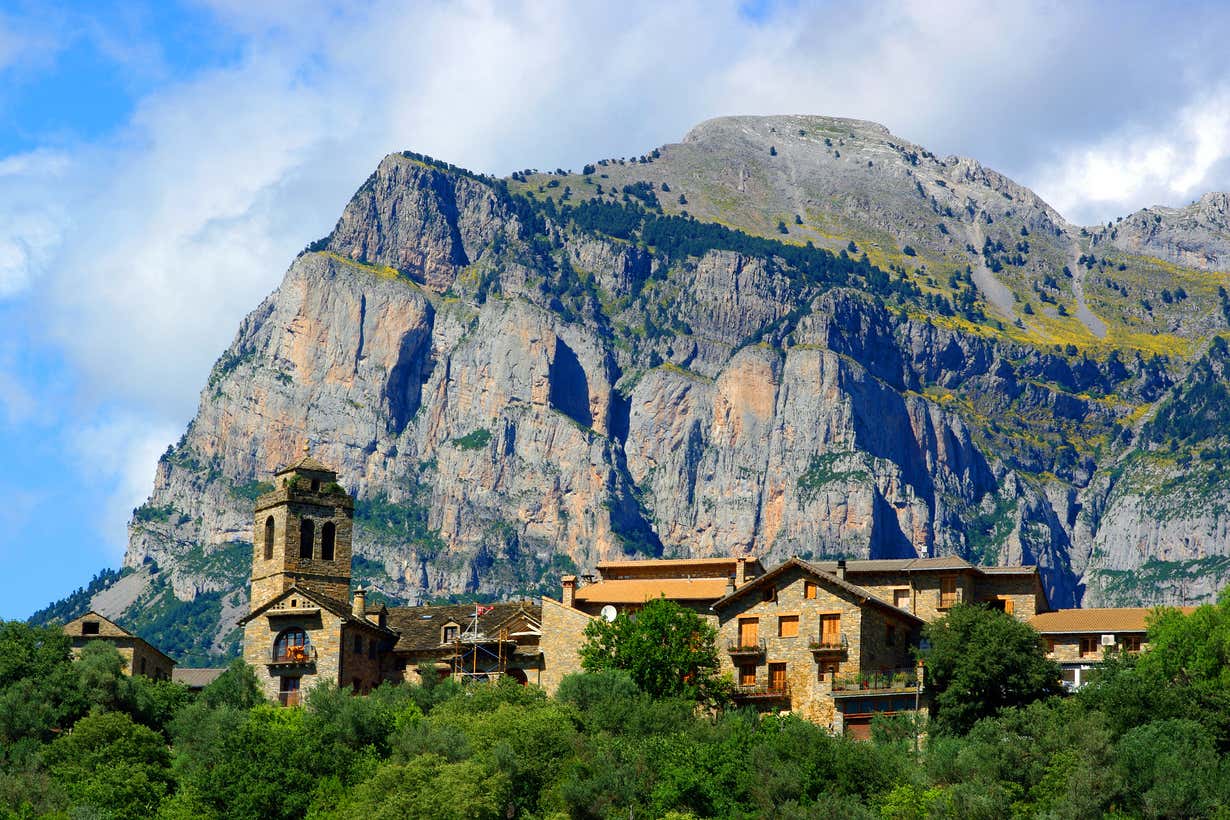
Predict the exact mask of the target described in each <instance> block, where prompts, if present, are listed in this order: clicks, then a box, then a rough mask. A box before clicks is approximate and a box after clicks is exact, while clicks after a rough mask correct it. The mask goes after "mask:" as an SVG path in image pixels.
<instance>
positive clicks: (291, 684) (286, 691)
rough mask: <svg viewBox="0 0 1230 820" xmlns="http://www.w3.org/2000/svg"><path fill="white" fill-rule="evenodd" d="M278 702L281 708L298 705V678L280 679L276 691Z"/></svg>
mask: <svg viewBox="0 0 1230 820" xmlns="http://www.w3.org/2000/svg"><path fill="white" fill-rule="evenodd" d="M278 702H279V703H281V704H282V705H283V706H298V705H299V678H291V677H283V678H282V682H281V684H280V686H279V691H278Z"/></svg>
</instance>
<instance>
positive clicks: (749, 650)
mask: <svg viewBox="0 0 1230 820" xmlns="http://www.w3.org/2000/svg"><path fill="white" fill-rule="evenodd" d="M726 651H727V652H729V653H730V656H731V657H732V658H757V657H764V653H765V646H764V638H761V639H760V640H758V641H756V643H753V644H742V643H739V642H738V641H730V642H728V643H727V644H726Z"/></svg>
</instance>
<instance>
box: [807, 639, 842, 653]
mask: <svg viewBox="0 0 1230 820" xmlns="http://www.w3.org/2000/svg"><path fill="white" fill-rule="evenodd" d="M808 645H809V647H810V648H811V651H812V654H814V655H815V656H816V657H821V656H823V657H835V656H839V655H845V654H846V653H848V652H849V651H850V641H849V640H847V639H846V636H845V635H821V636H820V637H819V638H812V639H811V641H810V642H809V644H808Z"/></svg>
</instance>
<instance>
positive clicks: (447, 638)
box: [441, 626, 461, 643]
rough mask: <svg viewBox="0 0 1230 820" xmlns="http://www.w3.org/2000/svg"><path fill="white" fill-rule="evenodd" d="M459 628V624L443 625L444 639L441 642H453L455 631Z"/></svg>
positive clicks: (455, 636) (455, 637) (455, 638)
mask: <svg viewBox="0 0 1230 820" xmlns="http://www.w3.org/2000/svg"><path fill="white" fill-rule="evenodd" d="M460 629H461V627H459V626H446V627H444V640H443V641H441V643H453V642H454V641H456V640H457V633H458V631H459V630H460Z"/></svg>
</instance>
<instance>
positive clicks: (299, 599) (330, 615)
mask: <svg viewBox="0 0 1230 820" xmlns="http://www.w3.org/2000/svg"><path fill="white" fill-rule="evenodd" d="M353 518H354V501H353V500H352V499H351V497H350V495H349V494H348V493H347V492H346V491H345V490H344V489H343V488H342V487H341V486H339V485H338V483H337V474H336V473H335V472H334V471H333V470H331V469H329V468H328V467H326V466H325V465H323V464H321V463H320V462H318V461H316V460H315V459H313V458H312V457H311V456H310V455H306V454H305V455H304V457H303V458H302V459H300V460H299V461H298V462H296V463H295V464H293V465H291V466H289V467H286V468H284V469H282V470H279V471H278V472H277V473H276V474H275V475H274V489H273V490H271V491H270V492H268V493H265V494H264V495H262V496H261V497H260V498H258V499H257V501H256V508H255V516H254V524H253V536H254V537H253V539H252V543H253V548H252V586H251V609H250V611H249V612H248V614H247V615H246V616H244V617H243V618H242V619H240V624H241V626H242V627H243V630H244V638H243V657H244V660H245V661H246V662H247V663H248V664H249V665H251V666H252V668H253V669H254V670H255V671H256V674H257V678H258V679H259V680H260V682H261V686H262V688H263V689H264V691H265V694H266V695H267V696H268V697H269V698H270V699H274V700H277V701H278V702H279V703H282V704H284V705H297V704H298V703H300V701H301V698H302V696H303V695H304V694H305V693H306V692H307V691H308V689H310V688H311V687H312V686H314V685H315V684H317V683H319V682H322V681H328V682H331V683H335V684H337V685H338V686H343V687H350V688H352V689H353V690H354V691H356V692H367V691H369V690H370V689H372V688H373V687H375V686H378V685H379V684H380V683H382V682H384V681H400V680H404V679H406V677H410V678H411V679H412V680H417V679H418V671H417V670H418V667H419V665H420V664H423V663H427V664H430V665H432V666H433V667H434V668H435V669H437V671H438V672H442V673H444V674H450V675H453V676H456V677H458V678H459V679H462V680H489V679H492V678H494V677H496V676H498V675H501V674H508V675H511V676H512V677H513V678H514V679H516V680H519V681H520V682H522V683H527V682H531V681H532V682H538V681H539V680H540V679H541V671H542V669H541V667H542V664H541V658H540V654H539V651H538V641H539V637H540V628H541V626H540V617H541V616H540V614H539V612H540V608H539V607H536V606H533V605H530V604H528V603H517V604H490V605H461V606H454V607H431V606H424V607H393V608H389V607H384V606H382V607H380V608H378V609H376V608H369V607H368V606H367V593H366V591H365V590H364V589H363V588H362V587H360V588H358V589H356V590H354V591H353V593H352V591H351V551H352V547H351V537H352V533H353V530H354V524H353Z"/></svg>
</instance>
